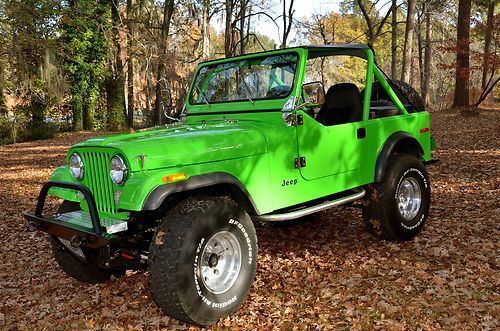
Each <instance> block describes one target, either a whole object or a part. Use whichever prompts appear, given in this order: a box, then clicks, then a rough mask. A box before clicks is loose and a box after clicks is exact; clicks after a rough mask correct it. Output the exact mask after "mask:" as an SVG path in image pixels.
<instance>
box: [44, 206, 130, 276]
mask: <svg viewBox="0 0 500 331" xmlns="http://www.w3.org/2000/svg"><path fill="white" fill-rule="evenodd" d="M76 210H80V205H79V204H78V203H75V202H72V201H67V200H65V201H64V202H63V203H62V204H61V206H60V207H59V209H58V211H57V213H58V214H64V213H69V212H72V211H76ZM50 244H51V246H52V252H53V254H54V259H55V260H56V262H57V264H58V265H59V267H60V268H61V269H62V270H63V271H64V272H65V273H66V274H67V275H68V276H70V277H73V278H74V279H76V280H79V281H82V282H86V283H92V284H96V283H104V282H106V281H108V280H109V279H110V278H111V275H114V276H122V275H124V274H125V270H108V269H103V268H100V267H99V266H98V264H97V262H96V259H97V255H98V251H90V250H88V249H86V248H85V247H80V248H74V247H72V246H71V245H70V244H69V241H65V240H64V239H61V238H57V237H51V238H50Z"/></svg>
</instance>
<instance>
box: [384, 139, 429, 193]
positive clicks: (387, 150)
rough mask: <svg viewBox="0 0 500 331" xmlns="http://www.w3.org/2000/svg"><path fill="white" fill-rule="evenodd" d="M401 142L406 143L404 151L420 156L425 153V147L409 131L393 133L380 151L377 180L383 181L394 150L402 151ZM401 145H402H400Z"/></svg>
mask: <svg viewBox="0 0 500 331" xmlns="http://www.w3.org/2000/svg"><path fill="white" fill-rule="evenodd" d="M400 143H403V144H404V147H403V148H405V149H403V151H404V152H409V153H411V154H415V155H418V156H422V155H424V149H423V148H422V146H421V145H420V143H419V142H418V140H417V139H416V138H415V137H414V136H412V135H411V134H409V133H408V132H403V131H398V132H395V133H393V134H392V135H390V136H389V138H387V140H386V141H385V143H384V145H383V146H382V149H381V150H380V153H379V154H378V157H377V163H376V165H375V182H376V183H378V182H381V181H382V180H383V179H384V177H385V171H386V169H387V164H388V163H389V158H390V157H391V155H392V154H393V153H394V152H400V151H401V150H400V147H398V145H399V144H400ZM400 146H401V145H400Z"/></svg>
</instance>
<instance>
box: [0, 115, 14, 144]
mask: <svg viewBox="0 0 500 331" xmlns="http://www.w3.org/2000/svg"><path fill="white" fill-rule="evenodd" d="M12 142H13V139H12V126H11V124H10V123H9V120H8V119H7V118H6V117H5V116H0V145H5V144H11V143H12Z"/></svg>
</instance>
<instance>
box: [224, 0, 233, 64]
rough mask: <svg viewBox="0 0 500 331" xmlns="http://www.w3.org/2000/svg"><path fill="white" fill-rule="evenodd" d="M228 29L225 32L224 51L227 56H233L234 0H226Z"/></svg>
mask: <svg viewBox="0 0 500 331" xmlns="http://www.w3.org/2000/svg"><path fill="white" fill-rule="evenodd" d="M225 9H226V12H225V13H226V29H225V32H224V53H225V56H226V57H230V56H233V45H234V40H233V35H234V33H233V24H232V21H233V12H234V1H233V0H226V6H225Z"/></svg>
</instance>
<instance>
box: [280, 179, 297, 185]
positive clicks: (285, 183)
mask: <svg viewBox="0 0 500 331" xmlns="http://www.w3.org/2000/svg"><path fill="white" fill-rule="evenodd" d="M296 184H297V179H290V180H285V179H283V183H281V186H289V185H296Z"/></svg>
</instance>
